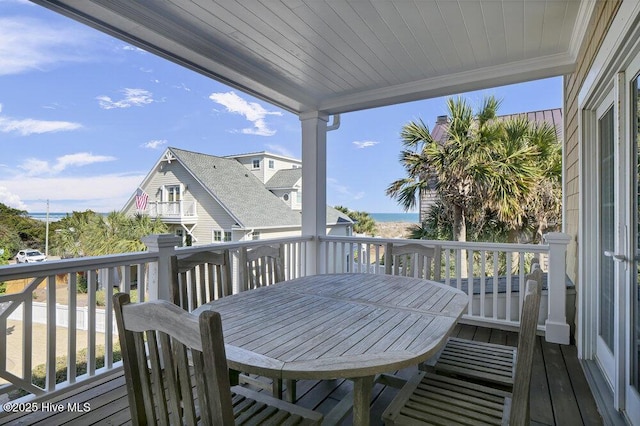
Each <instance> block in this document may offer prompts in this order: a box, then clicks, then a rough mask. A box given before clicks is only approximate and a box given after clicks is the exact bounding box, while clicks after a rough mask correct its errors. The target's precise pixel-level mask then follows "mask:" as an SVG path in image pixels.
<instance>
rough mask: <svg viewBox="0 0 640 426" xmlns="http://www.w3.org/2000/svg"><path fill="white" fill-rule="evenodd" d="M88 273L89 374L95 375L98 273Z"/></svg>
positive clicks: (92, 271) (91, 271)
mask: <svg viewBox="0 0 640 426" xmlns="http://www.w3.org/2000/svg"><path fill="white" fill-rule="evenodd" d="M86 274H87V296H88V297H87V310H88V315H89V318H88V321H87V374H89V376H93V375H94V374H95V373H96V284H97V282H98V274H97V272H96V271H95V270H93V269H91V270H89V271H87V272H86Z"/></svg>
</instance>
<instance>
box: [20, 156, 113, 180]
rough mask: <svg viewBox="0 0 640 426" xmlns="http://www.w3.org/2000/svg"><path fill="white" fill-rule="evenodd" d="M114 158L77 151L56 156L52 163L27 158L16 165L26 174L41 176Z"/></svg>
mask: <svg viewBox="0 0 640 426" xmlns="http://www.w3.org/2000/svg"><path fill="white" fill-rule="evenodd" d="M114 160H116V158H115V157H111V156H107V155H93V154H91V153H88V152H79V153H77V154H68V155H63V156H61V157H58V158H56V162H55V163H54V164H53V165H51V164H49V162H48V161H45V160H39V159H37V158H29V159H27V160H26V161H24V162H23V163H22V164H21V165H19V166H18V167H20V169H22V170H24V171H25V173H26V174H27V175H28V176H43V175H51V174H56V173H60V172H62V171H63V170H65V169H67V168H69V167H81V166H87V165H89V164H94V163H102V162H106V161H114Z"/></svg>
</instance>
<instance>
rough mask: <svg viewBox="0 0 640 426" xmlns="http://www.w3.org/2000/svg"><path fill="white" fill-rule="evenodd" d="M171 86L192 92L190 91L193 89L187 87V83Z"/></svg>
mask: <svg viewBox="0 0 640 426" xmlns="http://www.w3.org/2000/svg"><path fill="white" fill-rule="evenodd" d="M171 87H173V88H174V89H182V90H184V91H185V92H190V91H191V89H189V88H188V87H187V85H186V84H184V83H180V84H176V85H174V86H171Z"/></svg>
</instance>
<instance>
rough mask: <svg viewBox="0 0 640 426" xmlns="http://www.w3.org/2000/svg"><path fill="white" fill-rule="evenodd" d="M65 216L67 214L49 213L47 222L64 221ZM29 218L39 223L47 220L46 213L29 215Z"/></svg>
mask: <svg viewBox="0 0 640 426" xmlns="http://www.w3.org/2000/svg"><path fill="white" fill-rule="evenodd" d="M66 216H67V213H51V212H49V222H56V221H58V220H60V219H64V218H65V217H66ZM29 217H30V218H32V219H37V220H41V221H43V222H44V221H45V220H47V213H40V212H37V213H29Z"/></svg>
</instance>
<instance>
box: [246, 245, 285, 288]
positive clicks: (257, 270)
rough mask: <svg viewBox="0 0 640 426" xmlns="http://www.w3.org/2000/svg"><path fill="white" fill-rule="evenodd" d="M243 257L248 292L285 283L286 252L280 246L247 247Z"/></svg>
mask: <svg viewBox="0 0 640 426" xmlns="http://www.w3.org/2000/svg"><path fill="white" fill-rule="evenodd" d="M241 256H242V257H241V259H242V260H241V261H242V264H243V265H244V266H245V267H244V271H243V272H244V276H245V277H246V278H245V280H244V281H245V286H246V289H247V290H251V289H254V288H258V287H264V286H268V285H272V284H275V283H278V282H280V281H284V273H283V271H284V252H283V249H282V247H281V246H280V245H276V246H272V245H264V246H259V247H254V248H249V249H248V248H246V247H245V248H243V249H242V255H241Z"/></svg>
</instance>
